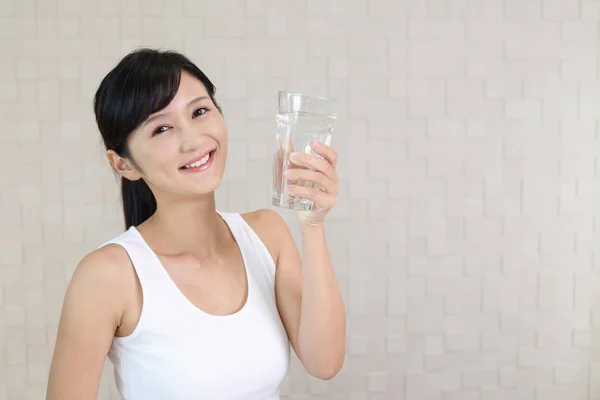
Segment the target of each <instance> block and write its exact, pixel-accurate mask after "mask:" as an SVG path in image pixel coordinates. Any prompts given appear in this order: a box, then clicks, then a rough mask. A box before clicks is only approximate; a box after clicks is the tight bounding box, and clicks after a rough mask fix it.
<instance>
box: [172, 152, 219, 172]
mask: <svg viewBox="0 0 600 400" xmlns="http://www.w3.org/2000/svg"><path fill="white" fill-rule="evenodd" d="M216 151H217V150H211V151H210V152H209V153H208V154H207V155H206V156H204V157H203V158H202V159H200V160H198V161H196V162H194V163H192V164H188V165H184V166H183V167H180V168H179V169H180V170H182V171H186V172H197V171H204V170H206V169H207V168H208V167H209V166H210V165H211V164H212V161H213V159H214V155H215V152H216Z"/></svg>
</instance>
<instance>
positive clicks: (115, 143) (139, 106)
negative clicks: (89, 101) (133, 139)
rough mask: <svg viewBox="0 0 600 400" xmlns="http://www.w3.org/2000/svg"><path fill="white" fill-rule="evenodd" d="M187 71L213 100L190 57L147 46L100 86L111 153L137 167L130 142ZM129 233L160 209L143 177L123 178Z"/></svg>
mask: <svg viewBox="0 0 600 400" xmlns="http://www.w3.org/2000/svg"><path fill="white" fill-rule="evenodd" d="M183 71H185V72H187V73H189V74H190V75H192V76H194V77H196V78H197V79H198V80H200V81H201V82H202V83H203V84H204V87H205V88H206V91H207V92H208V95H209V96H210V98H211V100H212V101H213V103H214V104H215V106H216V107H217V109H218V110H219V112H220V111H221V108H220V107H219V105H218V104H217V102H216V101H215V98H214V95H215V91H216V89H215V86H214V85H213V83H212V82H211V81H210V79H208V77H207V76H206V75H205V74H204V73H203V72H202V71H201V70H200V69H199V68H198V67H197V66H196V65H195V64H194V63H193V62H192V61H190V60H189V59H188V58H187V57H186V56H184V55H182V54H180V53H178V52H176V51H172V50H155V49H149V48H141V49H137V50H134V51H133V52H131V53H129V54H128V55H126V56H125V57H124V58H123V59H122V60H121V61H120V62H119V63H118V64H117V65H116V66H115V67H114V68H113V69H112V70H111V71H110V72H109V73H108V75H106V77H105V78H104V79H103V80H102V82H101V83H100V86H99V88H98V90H97V92H96V95H95V97H94V113H95V115H96V123H97V124H98V129H99V130H100V134H101V135H102V140H103V141H104V146H105V148H106V150H113V151H114V152H115V153H117V154H118V155H119V156H121V157H124V158H128V159H129V160H130V162H131V163H132V164H133V165H135V160H133V159H132V157H131V153H130V151H129V148H128V144H127V139H128V137H129V135H130V134H131V132H132V131H134V130H135V129H136V128H137V127H138V126H139V125H140V124H141V123H142V122H144V121H145V120H146V119H147V118H148V117H149V116H150V115H151V114H154V113H156V112H158V111H160V110H162V109H163V108H165V107H166V106H168V105H169V103H170V102H171V101H172V100H173V98H174V97H175V95H176V94H177V90H178V89H179V82H180V80H181V73H182V72H183ZM121 200H122V203H123V213H124V217H125V229H129V228H130V227H131V226H137V225H139V224H141V223H142V222H144V221H145V220H147V219H148V218H150V217H151V216H152V215H153V214H154V212H155V211H156V198H155V197H154V194H153V193H152V191H151V190H150V187H148V185H147V184H146V182H145V181H144V180H143V179H139V180H137V181H130V180H128V179H126V178H124V177H121Z"/></svg>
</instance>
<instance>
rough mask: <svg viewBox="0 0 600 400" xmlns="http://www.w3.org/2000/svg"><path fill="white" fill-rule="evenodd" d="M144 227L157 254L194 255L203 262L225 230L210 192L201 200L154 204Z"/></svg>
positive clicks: (214, 252) (212, 251)
mask: <svg viewBox="0 0 600 400" xmlns="http://www.w3.org/2000/svg"><path fill="white" fill-rule="evenodd" d="M144 225H146V226H147V228H146V229H148V231H150V235H151V236H152V237H153V238H154V243H155V247H156V249H157V251H158V252H162V253H165V254H182V253H193V254H195V255H197V256H198V257H200V258H202V259H207V258H208V259H210V258H212V257H214V255H215V254H216V253H217V251H218V247H219V242H220V238H222V237H223V228H224V223H223V222H222V221H221V217H220V216H219V215H217V212H216V205H215V196H214V194H213V193H211V194H207V195H206V196H204V197H202V198H201V199H198V198H195V199H193V200H184V201H182V200H180V199H179V200H178V201H177V202H168V201H163V202H157V209H156V212H155V213H154V215H153V216H152V217H151V218H149V219H148V221H146V223H144Z"/></svg>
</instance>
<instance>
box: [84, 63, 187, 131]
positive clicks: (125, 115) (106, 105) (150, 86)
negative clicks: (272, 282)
mask: <svg viewBox="0 0 600 400" xmlns="http://www.w3.org/2000/svg"><path fill="white" fill-rule="evenodd" d="M144 55H145V57H140V53H139V52H138V57H136V58H133V57H131V58H128V57H125V58H124V59H123V61H122V62H121V64H120V65H119V69H118V70H117V69H115V70H113V71H111V72H110V73H109V74H108V75H107V76H106V77H105V78H104V81H103V82H102V84H101V85H100V89H99V90H98V92H97V94H96V100H95V105H96V107H95V108H96V110H95V111H96V115H97V116H99V115H102V116H103V119H104V120H103V121H102V123H103V125H104V126H106V127H108V128H109V129H110V130H111V131H112V132H114V133H116V136H122V135H128V134H130V133H131V132H132V131H134V130H135V129H136V128H137V127H139V126H140V125H141V124H142V122H144V121H145V120H146V119H147V118H148V117H149V116H150V115H152V114H154V113H156V112H158V111H160V110H162V109H163V108H165V107H166V106H168V105H169V103H170V102H171V101H172V100H173V98H174V97H175V95H176V94H177V90H178V89H179V83H180V82H181V72H182V70H183V68H184V66H183V65H182V64H181V62H177V61H179V60H177V59H176V57H175V56H174V55H171V54H169V53H151V52H148V53H147V54H144ZM98 122H100V121H98Z"/></svg>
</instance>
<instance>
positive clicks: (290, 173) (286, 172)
mask: <svg viewBox="0 0 600 400" xmlns="http://www.w3.org/2000/svg"><path fill="white" fill-rule="evenodd" d="M292 173H293V172H292V171H285V174H284V175H285V177H286V178H288V179H289V178H291V177H292Z"/></svg>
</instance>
